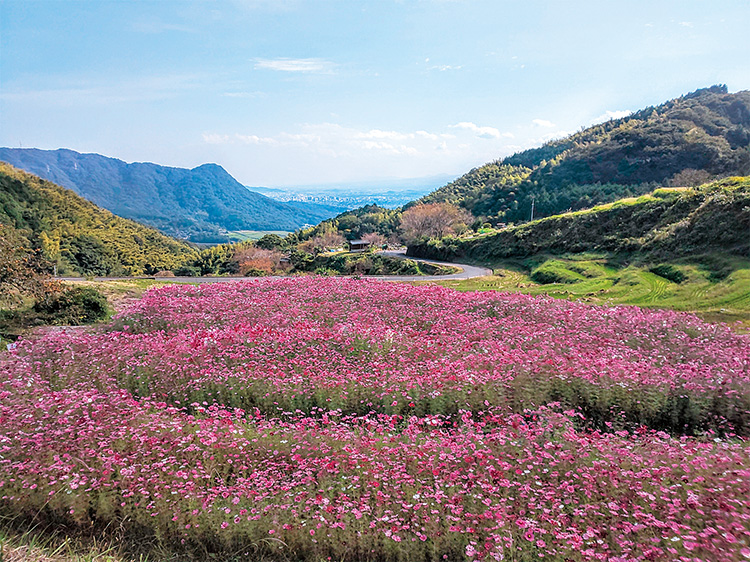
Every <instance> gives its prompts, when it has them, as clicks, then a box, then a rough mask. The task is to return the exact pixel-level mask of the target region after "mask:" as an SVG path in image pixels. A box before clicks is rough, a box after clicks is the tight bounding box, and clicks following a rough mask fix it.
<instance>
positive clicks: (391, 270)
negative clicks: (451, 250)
mask: <svg viewBox="0 0 750 562" xmlns="http://www.w3.org/2000/svg"><path fill="white" fill-rule="evenodd" d="M292 261H293V263H294V268H295V270H296V271H307V272H312V273H315V274H316V275H447V274H451V273H455V268H452V267H450V266H447V267H446V266H441V265H434V264H429V263H421V262H416V261H414V260H409V259H401V258H393V257H390V256H384V255H382V254H377V253H373V252H337V253H335V254H318V255H317V256H315V257H313V256H310V255H309V254H304V253H302V252H294V253H293V258H292Z"/></svg>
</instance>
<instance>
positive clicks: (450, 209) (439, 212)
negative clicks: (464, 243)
mask: <svg viewBox="0 0 750 562" xmlns="http://www.w3.org/2000/svg"><path fill="white" fill-rule="evenodd" d="M471 220H472V216H471V214H470V213H469V212H468V211H466V210H464V209H460V208H458V207H456V206H455V205H451V204H449V203H429V204H419V205H415V206H413V207H411V208H409V209H407V210H406V211H404V213H403V214H402V215H401V231H402V233H403V237H404V240H405V241H406V243H407V244H409V243H412V242H416V241H417V240H421V239H425V238H442V237H443V236H447V235H448V234H457V233H460V232H462V231H463V230H465V229H466V225H467V224H468V223H470V222H471Z"/></svg>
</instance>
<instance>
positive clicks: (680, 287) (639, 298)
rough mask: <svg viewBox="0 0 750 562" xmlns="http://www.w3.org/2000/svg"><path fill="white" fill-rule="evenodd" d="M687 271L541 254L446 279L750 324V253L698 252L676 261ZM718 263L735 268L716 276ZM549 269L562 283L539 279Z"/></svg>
mask: <svg viewBox="0 0 750 562" xmlns="http://www.w3.org/2000/svg"><path fill="white" fill-rule="evenodd" d="M671 264H672V265H673V266H674V267H675V268H676V269H677V270H679V271H680V272H682V273H683V274H684V275H685V277H686V278H685V280H684V281H682V282H681V283H675V282H673V281H670V280H669V279H666V278H664V277H662V276H660V275H657V274H655V273H652V272H650V271H649V266H648V265H645V264H626V263H618V262H617V261H615V260H613V256H609V255H604V254H601V255H590V254H589V255H587V254H569V255H563V256H552V255H549V254H547V255H537V256H534V257H533V258H530V259H526V260H521V259H517V260H512V259H510V260H501V261H499V262H496V263H495V264H493V265H494V268H493V270H494V275H492V276H490V277H481V278H476V279H468V280H463V281H442V282H440V284H441V285H444V286H446V287H452V288H455V289H458V290H460V291H504V292H510V293H526V294H531V295H549V296H551V297H554V298H562V299H569V300H579V301H582V302H589V303H592V304H606V305H614V304H627V305H637V306H643V307H653V308H671V309H674V310H681V311H690V312H697V313H698V314H699V316H702V317H703V318H704V319H706V320H709V321H720V322H729V323H733V322H740V323H741V326H742V327H743V329H746V330H750V259H747V258H741V257H737V256H732V255H710V256H694V257H691V258H685V259H681V260H675V261H672V262H671ZM717 269H722V270H724V271H731V272H730V273H729V275H727V276H726V277H725V278H724V279H720V280H719V279H716V272H717ZM540 270H546V271H550V272H552V273H553V274H556V275H557V276H558V280H559V281H566V282H557V283H546V284H542V283H537V282H535V281H534V280H533V279H532V276H534V274H535V273H536V272H537V271H540Z"/></svg>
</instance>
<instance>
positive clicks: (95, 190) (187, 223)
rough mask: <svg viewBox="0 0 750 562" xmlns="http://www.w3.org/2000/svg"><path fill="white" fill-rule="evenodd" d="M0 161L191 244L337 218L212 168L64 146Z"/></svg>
mask: <svg viewBox="0 0 750 562" xmlns="http://www.w3.org/2000/svg"><path fill="white" fill-rule="evenodd" d="M0 160H3V161H6V162H8V163H10V164H12V165H13V166H16V167H18V168H21V169H23V170H26V171H27V172H30V173H33V174H36V175H38V176H40V177H42V178H44V179H47V180H49V181H52V182H55V183H57V184H59V185H62V186H63V187H67V188H69V189H72V190H73V191H75V192H76V193H77V194H78V195H81V196H82V197H85V198H86V199H89V200H90V201H93V202H94V203H96V204H97V205H99V206H100V207H103V208H105V209H108V210H109V211H112V212H113V213H115V214H116V215H119V216H121V217H125V218H129V219H132V220H136V221H138V222H141V223H143V224H147V225H149V226H153V227H156V228H158V229H159V230H161V231H162V232H164V233H166V234H169V235H171V236H177V237H179V238H187V239H191V240H193V241H196V242H218V241H224V240H226V238H225V237H222V235H221V232H222V231H223V230H290V231H291V230H295V229H297V228H300V227H301V226H304V225H307V224H317V223H319V222H320V221H321V220H324V219H327V218H329V217H331V216H334V215H335V214H336V213H337V211H336V210H335V209H329V208H326V207H324V206H318V205H314V204H305V203H294V204H289V203H282V202H279V201H275V200H273V199H270V198H268V197H266V196H264V195H261V194H259V193H255V192H253V191H250V190H249V189H247V188H246V187H245V186H243V185H242V184H240V183H239V182H238V181H237V180H235V179H234V178H233V177H232V176H231V175H229V174H228V173H227V172H226V170H224V168H222V167H221V166H218V165H216V164H204V165H202V166H198V167H197V168H193V169H192V170H188V169H185V168H170V167H167V166H159V165H156V164H150V163H141V162H136V163H133V164H127V163H125V162H123V161H121V160H117V159H114V158H107V157H105V156H101V155H99V154H80V153H78V152H74V151H72V150H65V149H60V150H38V149H21V148H0Z"/></svg>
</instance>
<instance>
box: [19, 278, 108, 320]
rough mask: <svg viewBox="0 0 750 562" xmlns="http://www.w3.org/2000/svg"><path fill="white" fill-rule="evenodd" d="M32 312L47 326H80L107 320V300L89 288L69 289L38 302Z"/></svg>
mask: <svg viewBox="0 0 750 562" xmlns="http://www.w3.org/2000/svg"><path fill="white" fill-rule="evenodd" d="M34 312H36V313H37V314H39V315H40V317H41V318H43V319H44V320H45V323H47V324H55V325H66V326H81V325H84V324H92V323H94V322H98V321H100V320H104V319H106V318H107V316H108V314H109V307H108V305H107V299H106V298H105V297H104V295H102V294H101V293H100V292H99V291H97V290H96V289H94V288H91V287H71V288H69V289H65V290H64V291H62V292H60V293H56V294H54V295H52V296H51V297H50V298H48V299H45V300H42V301H38V302H37V303H36V304H35V305H34Z"/></svg>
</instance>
